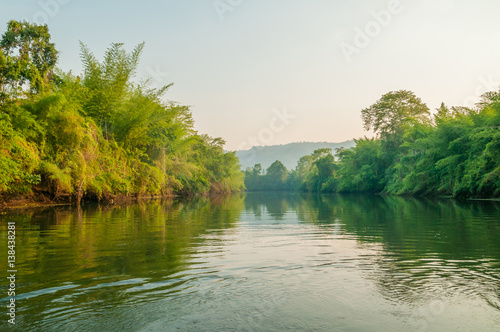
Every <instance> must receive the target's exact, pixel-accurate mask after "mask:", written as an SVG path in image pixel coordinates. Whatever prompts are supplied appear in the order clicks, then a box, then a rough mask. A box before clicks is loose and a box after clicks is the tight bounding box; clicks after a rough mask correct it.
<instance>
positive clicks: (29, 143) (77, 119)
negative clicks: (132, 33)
mask: <svg viewBox="0 0 500 332" xmlns="http://www.w3.org/2000/svg"><path fill="white" fill-rule="evenodd" d="M143 46H144V45H143V44H141V45H138V46H137V47H136V48H135V49H134V50H133V51H132V52H130V53H127V52H126V51H125V50H124V48H123V45H122V44H112V45H111V46H110V47H109V48H108V50H107V51H106V53H105V56H104V59H103V61H102V62H101V61H98V60H97V59H96V57H95V56H94V55H93V54H92V52H91V51H90V50H89V49H88V48H87V47H86V46H85V45H84V44H81V58H82V63H83V68H84V72H83V74H82V75H80V76H75V75H73V74H72V73H71V72H67V73H65V72H62V71H60V70H57V69H56V67H55V66H56V63H57V57H58V52H57V51H56V50H55V47H54V44H53V43H51V41H50V34H49V31H48V28H47V26H46V25H43V26H42V25H36V24H30V23H28V22H17V21H10V22H9V23H8V25H7V31H6V32H5V33H4V34H3V35H2V38H1V40H0V196H3V197H4V199H5V198H6V197H7V198H8V197H9V196H12V195H19V194H25V193H33V192H34V193H35V194H38V195H43V196H45V197H48V198H50V199H58V198H60V199H65V200H70V199H73V200H80V199H82V198H90V199H102V198H106V197H113V196H114V195H125V196H127V195H141V194H148V195H149V194H151V195H153V194H154V195H161V194H163V195H166V194H171V193H179V194H192V193H204V192H209V191H212V192H231V191H237V190H241V189H243V188H244V187H243V174H242V173H241V171H240V169H239V163H238V159H237V158H236V156H235V154H234V153H224V150H223V145H224V141H223V140H222V139H220V138H212V137H209V136H206V135H200V134H198V133H197V132H196V131H195V130H194V129H193V119H192V116H191V112H190V109H189V107H187V106H183V105H179V104H176V103H173V102H164V101H162V100H161V96H162V95H163V94H164V93H165V92H166V91H167V89H168V87H169V86H170V85H167V86H165V87H162V88H159V89H153V88H151V87H150V86H149V84H148V82H147V81H146V82H144V83H141V84H134V83H133V82H132V78H133V76H134V74H135V72H136V69H137V66H138V63H139V58H140V55H141V52H142V49H143Z"/></svg>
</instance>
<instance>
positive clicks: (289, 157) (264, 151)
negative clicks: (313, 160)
mask: <svg viewBox="0 0 500 332" xmlns="http://www.w3.org/2000/svg"><path fill="white" fill-rule="evenodd" d="M355 145H356V143H354V141H353V140H350V141H345V142H340V143H329V142H296V143H289V144H283V145H269V146H254V147H253V148H251V149H250V150H241V151H236V156H237V157H238V158H239V159H240V163H241V166H242V168H243V170H246V169H247V167H253V166H254V165H255V164H261V165H262V168H264V169H266V168H268V167H269V166H271V164H272V163H273V162H274V161H275V160H279V161H281V162H282V163H283V165H285V167H286V168H288V169H291V168H294V167H295V165H297V162H298V160H299V159H300V157H302V156H305V155H308V154H311V153H313V151H314V150H317V149H325V148H329V149H332V150H335V149H338V148H342V147H343V148H351V147H353V146H355Z"/></svg>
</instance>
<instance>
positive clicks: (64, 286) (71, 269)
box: [0, 193, 500, 331]
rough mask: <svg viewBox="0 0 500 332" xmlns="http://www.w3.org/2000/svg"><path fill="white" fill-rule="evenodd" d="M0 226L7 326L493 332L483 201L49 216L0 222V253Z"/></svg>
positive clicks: (232, 201) (267, 197) (488, 207)
mask: <svg viewBox="0 0 500 332" xmlns="http://www.w3.org/2000/svg"><path fill="white" fill-rule="evenodd" d="M8 221H15V222H16V226H17V239H16V240H17V270H18V279H17V288H18V289H17V291H18V292H17V294H18V296H17V305H18V315H17V317H16V318H17V319H16V322H17V324H16V328H15V329H16V330H19V331H500V204H499V203H498V202H497V203H495V202H466V203H459V202H455V201H451V200H442V201H441V200H416V199H404V198H394V197H381V196H359V195H350V196H341V195H309V196H308V195H301V194H287V193H248V194H246V195H245V194H241V195H240V194H239V195H234V196H231V197H218V198H212V199H210V198H196V199H190V200H174V201H151V202H144V203H141V204H134V205H129V206H121V207H119V206H113V207H109V206H107V207H106V206H97V205H87V206H84V207H82V208H81V209H77V208H75V207H73V208H68V207H66V208H61V207H58V208H54V207H52V208H44V209H35V210H30V211H10V212H8V213H4V214H1V215H0V227H1V229H2V232H1V233H0V234H1V238H0V243H1V246H2V247H3V248H6V246H7V245H6V243H7V238H6V234H7V232H6V229H7V226H6V225H7V222H8ZM6 256H7V252H6V250H2V251H0V271H6V270H7V266H6V261H7V257H6ZM5 286H6V282H3V283H2V289H1V292H2V295H1V296H0V298H2V299H1V300H0V301H1V302H0V304H1V306H2V307H5V305H6V304H7V302H6V301H5V300H6V293H7V290H6V287H5ZM2 316H4V319H3V321H2V322H1V325H0V329H2V330H6V328H7V327H8V326H7V323H6V317H7V315H6V311H5V315H2Z"/></svg>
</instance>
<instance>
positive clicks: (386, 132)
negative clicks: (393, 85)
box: [361, 90, 429, 140]
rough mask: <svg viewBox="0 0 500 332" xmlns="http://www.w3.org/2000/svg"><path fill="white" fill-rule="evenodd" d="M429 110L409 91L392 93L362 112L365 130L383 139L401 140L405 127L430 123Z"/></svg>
mask: <svg viewBox="0 0 500 332" xmlns="http://www.w3.org/2000/svg"><path fill="white" fill-rule="evenodd" d="M428 115H429V108H428V107H427V105H425V104H424V103H423V102H422V101H421V100H420V98H418V97H417V96H415V94H414V93H413V92H411V91H408V90H399V91H391V92H389V93H386V94H385V95H383V96H382V97H381V98H380V99H379V100H377V102H376V103H375V104H373V105H371V106H370V107H368V108H365V109H363V110H362V111H361V117H362V119H363V125H364V127H365V130H370V129H373V131H374V132H375V133H377V134H379V135H380V137H381V138H382V139H386V140H387V139H390V138H394V137H395V138H400V137H401V136H402V135H403V132H404V129H405V127H409V126H410V127H411V126H414V125H415V124H418V123H428V122H429V118H428Z"/></svg>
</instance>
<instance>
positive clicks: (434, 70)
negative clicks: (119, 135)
mask: <svg viewBox="0 0 500 332" xmlns="http://www.w3.org/2000/svg"><path fill="white" fill-rule="evenodd" d="M499 13H500V2H499V1H495V0H489V1H488V0H482V1H481V0H479V1H478V0H476V1H468V0H463V1H459V0H419V1H410V0H401V1H386V0H384V1H378V0H371V1H368V0H359V1H352V0H349V1H348V0H345V1H335V0H307V1H306V0H301V1H299V0H275V1H271V0H216V1H214V0H189V1H186V0H176V1H167V0H164V1H152V0H149V1H148V0H143V1H137V0H133V1H132V0H121V1H111V0H106V1H104V0H99V1H96V0H23V1H2V4H1V5H0V31H1V32H2V33H3V31H5V27H6V23H7V21H8V20H10V19H17V20H20V19H23V18H24V19H27V20H29V21H35V22H38V23H47V24H48V25H49V29H50V32H51V34H52V38H53V40H54V42H55V43H56V48H57V49H58V50H59V51H60V60H59V67H60V68H62V69H63V70H69V69H73V70H74V72H75V73H80V72H81V65H80V58H79V52H80V50H79V44H78V41H79V40H81V41H82V42H84V43H85V44H87V45H88V46H89V47H90V49H91V50H93V52H94V53H95V54H96V56H98V57H99V58H102V55H103V53H104V51H105V49H106V48H107V47H108V46H109V44H110V43H112V42H123V43H125V47H126V48H127V49H129V50H131V49H132V48H133V47H134V46H135V45H137V44H138V43H140V42H142V41H145V42H146V47H145V49H144V53H143V57H142V61H141V63H140V68H139V73H138V78H145V77H148V76H149V77H151V78H152V82H153V83H154V84H157V85H163V84H167V83H170V82H174V83H175V85H174V86H173V87H172V88H171V90H170V91H169V92H168V93H167V95H166V98H167V99H170V100H174V101H177V102H179V103H181V104H186V105H192V111H193V116H194V119H195V121H196V129H197V130H199V131H200V132H201V133H207V134H209V135H211V136H219V137H222V138H224V139H225V140H226V141H227V144H226V148H227V149H238V148H248V147H250V146H251V145H271V144H284V143H289V142H296V141H330V142H338V141H344V140H348V139H351V138H357V137H361V136H363V135H370V134H369V133H366V132H364V131H363V128H362V123H361V118H360V114H361V113H360V112H361V110H362V109H363V108H366V107H368V106H370V105H371V104H373V103H374V102H375V101H376V100H377V99H379V98H380V97H381V96H382V95H383V94H384V93H387V92H389V91H393V90H400V89H408V90H412V91H414V92H415V93H416V94H417V96H419V97H420V98H422V100H423V101H424V102H425V103H427V105H428V106H429V107H430V108H431V109H435V108H436V107H438V106H439V104H440V103H441V102H442V101H443V102H445V103H446V104H448V105H450V106H454V105H466V104H469V105H472V104H473V102H474V100H475V99H476V97H477V96H478V95H480V94H481V93H483V92H485V91H488V90H494V89H495V90H496V89H497V88H498V86H499V84H500V61H499V59H500V43H499V42H498V38H497V37H498V36H499V35H500V20H499V19H498V14H499Z"/></svg>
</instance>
